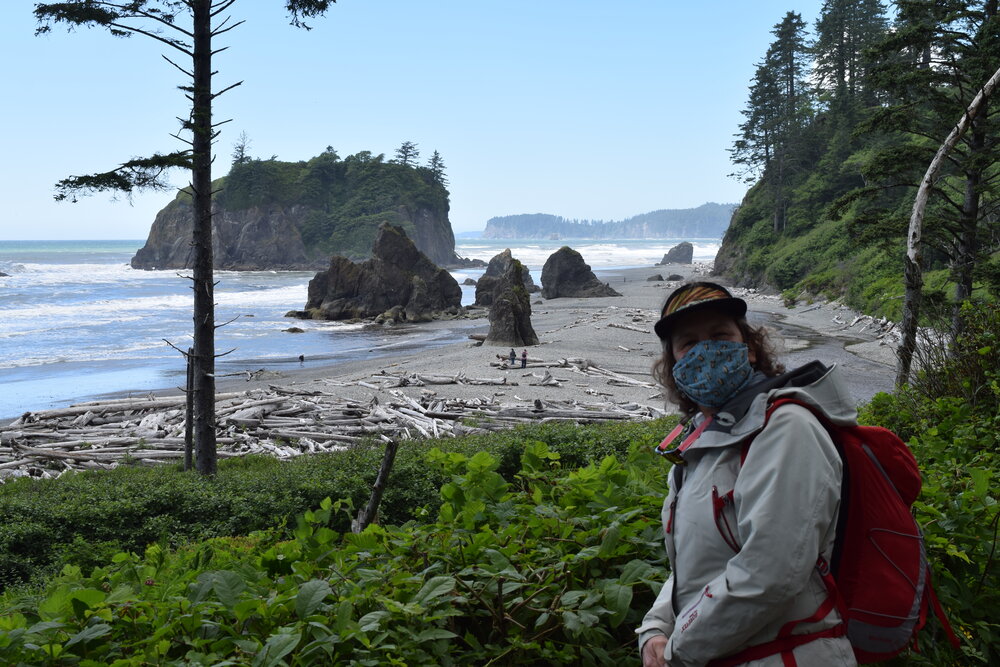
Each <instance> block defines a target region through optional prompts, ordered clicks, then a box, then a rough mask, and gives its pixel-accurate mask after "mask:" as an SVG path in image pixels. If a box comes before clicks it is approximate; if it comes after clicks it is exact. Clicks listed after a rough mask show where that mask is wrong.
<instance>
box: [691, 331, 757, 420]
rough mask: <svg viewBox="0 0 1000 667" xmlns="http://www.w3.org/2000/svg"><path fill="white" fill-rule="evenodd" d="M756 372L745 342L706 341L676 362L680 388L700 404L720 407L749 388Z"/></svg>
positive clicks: (696, 345) (696, 344)
mask: <svg viewBox="0 0 1000 667" xmlns="http://www.w3.org/2000/svg"><path fill="white" fill-rule="evenodd" d="M751 375H753V367H752V366H751V365H750V358H749V350H748V348H747V346H746V344H745V343H738V342H736V341H730V340H703V341H699V342H698V343H695V344H694V345H692V346H691V347H690V348H689V349H688V350H687V352H685V353H684V357H683V358H682V359H681V360H680V361H678V362H677V363H676V364H675V365H674V369H673V376H674V382H675V383H676V384H677V388H678V389H680V390H681V391H682V392H684V393H685V394H686V395H687V396H688V398H690V399H691V400H692V401H694V402H695V403H696V404H697V405H701V406H705V407H709V408H720V407H722V406H723V405H725V404H726V401H728V400H729V399H730V398H732V397H733V396H735V395H736V394H737V393H738V392H739V391H741V390H742V389H744V388H746V386H747V385H748V384H749V383H750V376H751Z"/></svg>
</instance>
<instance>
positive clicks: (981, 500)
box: [861, 303, 1000, 665]
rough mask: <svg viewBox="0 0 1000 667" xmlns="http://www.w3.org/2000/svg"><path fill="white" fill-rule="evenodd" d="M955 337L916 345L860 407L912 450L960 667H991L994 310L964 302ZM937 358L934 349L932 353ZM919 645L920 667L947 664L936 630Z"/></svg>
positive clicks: (999, 410)
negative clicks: (900, 371)
mask: <svg viewBox="0 0 1000 667" xmlns="http://www.w3.org/2000/svg"><path fill="white" fill-rule="evenodd" d="M962 313H963V321H964V333H963V335H962V336H961V337H960V338H959V340H958V341H957V343H956V344H955V345H954V346H952V347H951V349H949V350H947V353H946V354H945V353H939V354H934V353H933V350H931V349H929V348H928V349H925V351H924V355H923V357H922V359H923V363H924V366H923V368H922V370H921V371H920V372H919V373H918V374H917V376H916V378H915V379H914V380H913V382H912V383H911V384H910V385H909V386H907V387H905V388H903V389H902V390H900V391H898V392H896V393H895V394H893V395H889V394H879V395H877V396H876V397H875V398H874V399H873V400H872V401H871V402H870V403H869V404H868V406H867V407H866V408H865V409H864V410H863V411H862V414H861V418H862V420H864V421H865V422H867V423H871V424H877V425H881V426H885V427H887V428H890V429H892V430H894V431H896V432H897V433H899V434H900V436H901V437H903V438H904V439H905V440H907V442H908V443H909V444H910V447H911V448H912V450H913V453H914V455H915V456H916V458H917V461H918V463H919V464H920V467H921V471H922V473H923V477H924V487H923V492H922V494H921V497H920V500H919V501H918V502H917V504H916V505H915V510H916V515H917V520H918V521H919V523H920V524H921V526H922V527H923V530H924V537H925V540H926V542H927V547H928V556H929V559H930V561H931V564H932V566H933V567H934V582H935V588H936V589H937V593H938V596H939V597H940V599H941V602H942V603H943V604H944V606H945V608H946V609H947V610H948V612H949V615H950V616H951V618H952V623H953V625H954V626H955V630H956V632H958V633H959V635H960V637H962V638H963V640H964V643H963V656H964V661H963V662H962V663H961V664H989V665H994V664H998V663H1000V622H998V620H997V616H996V610H997V609H1000V568H998V565H997V559H998V554H1000V543H998V535H1000V527H998V526H1000V504H998V502H997V495H996V492H995V489H996V485H997V482H998V481H1000V455H998V452H1000V345H998V342H1000V341H998V340H997V336H998V332H1000V313H998V311H997V309H996V308H995V307H993V306H992V305H990V304H971V303H970V304H966V305H965V306H964V307H963V310H962ZM939 352H941V351H940V350H939ZM935 640H936V641H933V642H922V643H921V644H922V648H923V651H924V652H923V655H922V656H913V657H912V658H911V659H912V663H910V664H915V665H916V664H919V665H951V664H958V663H956V662H955V661H954V657H953V656H952V654H951V652H950V651H949V650H948V649H947V648H946V646H947V645H946V644H945V642H944V641H943V638H942V636H941V635H940V633H938V634H937V635H935Z"/></svg>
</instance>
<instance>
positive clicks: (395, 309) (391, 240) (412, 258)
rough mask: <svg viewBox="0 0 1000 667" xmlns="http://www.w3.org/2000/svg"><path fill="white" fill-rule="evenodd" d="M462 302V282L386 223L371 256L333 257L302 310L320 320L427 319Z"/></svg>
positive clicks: (318, 277)
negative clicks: (355, 259) (357, 259)
mask: <svg viewBox="0 0 1000 667" xmlns="http://www.w3.org/2000/svg"><path fill="white" fill-rule="evenodd" d="M461 304H462V288H461V287H459V286H458V281H456V280H455V279H454V278H452V277H451V274H450V273H448V271H446V270H445V269H442V268H439V267H438V266H436V265H435V264H434V263H433V262H431V260H430V259H428V258H427V256H426V255H424V254H423V253H422V252H420V251H419V250H417V248H416V246H414V244H413V242H412V241H410V239H409V238H408V237H407V236H406V233H405V232H404V231H403V230H402V229H401V228H400V227H395V226H393V225H389V224H385V223H383V224H382V225H381V226H380V227H379V231H378V236H377V237H376V238H375V245H374V247H373V248H372V257H371V259H367V260H365V261H364V262H361V263H355V262H352V261H351V260H349V259H347V258H346V257H333V258H331V260H330V268H329V269H327V270H326V271H321V272H319V273H317V274H316V277H315V278H313V279H312V280H311V281H309V299H308V301H307V302H306V306H305V311H304V312H305V314H306V316H308V317H311V318H312V319H317V320H346V319H355V318H363V319H368V318H374V317H378V316H382V319H383V320H392V321H395V322H401V321H407V322H424V321H427V320H430V319H433V318H434V317H436V316H437V315H438V314H439V313H440V312H442V311H449V310H455V309H458V308H460V307H461ZM293 312H295V311H293ZM301 312H302V311H299V312H298V313H296V314H297V315H299V316H301Z"/></svg>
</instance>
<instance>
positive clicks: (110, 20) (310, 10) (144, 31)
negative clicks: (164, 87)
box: [34, 0, 336, 475]
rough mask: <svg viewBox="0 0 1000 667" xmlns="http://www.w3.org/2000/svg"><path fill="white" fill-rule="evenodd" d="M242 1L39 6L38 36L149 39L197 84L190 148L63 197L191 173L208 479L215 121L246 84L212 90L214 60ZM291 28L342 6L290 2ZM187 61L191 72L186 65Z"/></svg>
mask: <svg viewBox="0 0 1000 667" xmlns="http://www.w3.org/2000/svg"><path fill="white" fill-rule="evenodd" d="M236 2H237V0H214V1H213V0H128V1H119V2H102V1H98V0H70V1H69V2H58V3H39V4H36V5H35V9H34V14H35V18H36V19H37V20H38V29H37V30H36V34H40V33H47V32H49V31H50V30H51V29H52V27H53V26H54V25H58V24H65V26H66V27H67V28H68V29H69V30H70V31H72V29H73V28H75V27H78V26H83V27H97V28H104V29H105V30H107V31H108V32H109V33H110V34H111V35H112V36H114V37H132V36H134V35H141V36H144V37H148V38H150V39H154V40H157V41H159V42H160V43H162V44H163V45H165V46H166V47H167V48H168V51H169V53H170V54H171V56H172V57H173V58H175V59H178V60H180V62H176V61H175V60H172V59H171V58H167V60H168V62H170V63H171V64H172V65H173V66H174V67H176V68H177V69H178V70H179V71H180V72H182V73H183V74H184V75H185V77H187V78H189V79H190V83H189V84H188V85H185V86H182V90H184V91H185V93H186V95H187V98H188V100H189V101H190V103H191V107H190V111H189V113H188V115H187V118H186V119H184V120H182V121H181V132H180V133H178V134H177V135H175V136H176V137H177V138H179V139H181V140H182V141H183V142H184V143H185V144H186V145H187V147H186V148H184V149H182V150H180V151H176V152H173V153H168V154H165V155H164V154H156V155H154V156H152V157H149V158H138V159H134V160H130V161H128V162H125V163H123V164H121V165H119V166H118V167H116V168H114V169H112V170H110V171H106V172H103V173H98V174H90V175H85V176H72V177H69V178H67V179H65V180H63V181H60V182H59V183H58V184H57V191H58V194H57V199H64V198H66V197H68V196H69V197H73V198H75V194H77V193H80V194H90V193H93V192H103V191H120V192H125V193H126V194H129V195H130V194H132V193H134V192H137V191H141V190H146V189H160V190H162V189H166V188H169V185H168V184H167V182H166V180H165V173H166V171H167V170H169V169H171V168H174V167H180V168H184V169H190V171H191V183H190V186H189V188H190V192H191V197H192V200H193V211H194V220H193V228H192V238H191V245H192V248H193V265H192V267H191V268H192V288H193V291H194V312H193V319H194V345H193V350H194V352H193V354H192V357H191V359H190V362H191V363H192V364H193V371H194V372H193V378H194V382H193V393H194V419H193V422H194V429H193V435H194V441H195V447H196V452H197V455H196V466H197V469H198V471H199V472H201V473H202V474H205V475H214V474H215V471H216V462H217V454H216V433H215V428H216V424H215V357H216V354H215V329H216V324H215V298H214V286H215V281H214V276H213V265H212V144H213V141H214V139H215V138H216V136H217V135H218V130H217V129H216V128H217V126H218V123H214V122H213V119H212V106H213V102H214V100H215V98H216V97H218V96H219V95H221V94H223V93H225V92H226V91H227V90H230V89H231V88H233V87H235V86H238V85H240V83H241V82H238V83H234V84H232V85H230V86H228V87H226V88H223V89H222V90H218V91H216V90H215V89H214V88H213V85H212V77H213V75H214V74H215V72H214V71H213V69H212V68H213V63H212V57H213V55H214V54H215V53H218V51H219V50H221V49H220V48H219V47H218V45H216V44H215V43H214V40H215V38H217V37H219V36H220V35H223V34H225V33H227V32H229V31H230V30H232V29H233V28H235V27H237V26H238V25H240V24H241V23H242V21H237V22H235V23H234V22H232V21H231V18H230V17H229V16H228V15H227V14H226V12H227V11H228V10H229V9H230V8H231V7H232V6H233V5H235V4H236ZM283 2H284V5H285V8H286V9H287V11H288V14H289V17H290V19H291V23H292V24H293V25H295V26H298V27H303V28H307V29H308V26H307V25H305V24H304V22H303V20H304V19H307V18H310V17H315V16H322V15H323V14H324V13H325V12H326V10H327V9H328V8H329V6H330V5H331V4H333V3H335V2H336V0H283ZM185 61H187V62H188V63H190V64H188V65H187V66H185V65H183V64H181V63H183V62H185Z"/></svg>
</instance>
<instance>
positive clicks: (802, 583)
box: [636, 362, 857, 667]
mask: <svg viewBox="0 0 1000 667" xmlns="http://www.w3.org/2000/svg"><path fill="white" fill-rule="evenodd" d="M778 398H794V399H795V400H797V401H800V402H803V403H806V404H808V405H810V406H814V407H816V408H818V409H819V410H821V411H822V413H823V414H824V415H825V416H826V417H827V418H828V419H829V420H830V421H832V422H833V423H835V424H842V425H850V424H854V423H855V420H856V416H857V413H856V411H855V409H854V405H853V403H852V401H851V400H850V397H849V396H848V394H847V391H846V388H845V387H844V385H843V383H842V382H841V380H840V379H839V371H838V370H837V368H836V367H833V368H830V369H827V368H826V367H824V366H823V365H822V364H820V363H819V362H813V363H811V364H808V365H806V366H803V367H802V368H799V369H797V370H795V371H792V372H789V373H786V374H784V375H782V376H779V377H776V378H766V379H764V381H762V382H758V383H755V384H754V385H753V386H751V387H748V388H747V389H745V390H744V391H742V392H741V393H740V394H739V395H737V396H735V397H733V399H731V400H730V401H729V402H728V403H727V404H726V405H725V406H723V407H722V408H721V409H720V411H719V412H718V414H716V415H715V418H714V420H713V423H712V424H711V425H710V426H709V427H708V428H707V429H706V430H705V431H704V432H703V433H702V434H701V435H700V436H699V437H698V439H697V440H696V441H695V442H694V443H692V445H691V446H690V447H689V448H688V449H687V450H686V452H685V454H684V458H685V460H686V464H685V465H676V466H674V467H673V469H672V470H671V473H670V493H669V494H668V496H667V498H666V500H665V502H664V504H663V525H664V531H665V541H666V549H667V557H668V559H669V560H670V564H671V570H672V574H671V575H670V577H669V579H668V580H667V582H666V584H664V586H663V589H662V590H661V591H660V594H659V596H658V597H657V599H656V602H655V603H654V604H653V607H652V608H651V609H650V610H649V612H648V613H647V614H646V616H645V618H644V619H643V622H642V625H641V626H640V627H639V628H638V629H637V630H636V632H637V633H638V634H639V647H640V650H641V648H642V645H643V644H644V643H645V642H646V641H647V640H648V639H649V638H650V637H653V636H655V635H657V634H663V635H665V636H667V637H668V638H669V642H668V644H667V649H666V653H665V657H666V660H667V664H668V665H670V667H699V666H701V665H705V664H707V663H708V662H709V661H711V660H713V659H716V658H721V657H725V656H728V655H733V654H735V653H738V652H740V651H742V650H744V649H746V648H748V647H750V646H755V645H758V644H764V643H766V642H770V641H772V640H774V639H775V638H776V637H777V635H778V632H779V630H780V629H781V628H782V626H784V625H785V624H786V623H788V622H789V621H794V620H798V619H803V618H807V617H809V616H810V615H812V614H813V613H814V612H816V610H817V609H818V608H819V607H820V605H821V604H822V603H823V602H824V601H825V600H826V598H827V590H826V587H825V586H824V584H823V581H822V578H821V577H820V575H819V573H818V572H817V570H816V563H817V559H818V558H819V557H820V556H823V557H824V558H825V559H826V560H827V561H828V562H829V561H831V559H832V552H833V542H834V536H835V532H836V526H837V515H838V510H839V507H840V491H841V481H842V477H841V474H842V464H841V459H840V455H839V454H838V453H837V450H836V448H835V446H834V444H833V441H832V440H831V439H830V436H829V434H828V433H827V432H826V430H825V429H824V428H823V426H822V424H820V422H819V421H818V420H817V418H816V417H815V415H813V414H812V412H810V410H809V409H807V408H805V407H802V406H799V405H783V406H781V407H780V408H779V409H777V410H776V411H775V412H774V414H772V415H771V417H770V419H768V420H767V423H766V426H765V413H766V409H767V406H768V404H769V403H770V402H772V401H774V400H775V399H778ZM700 421H701V416H700V415H699V416H698V417H696V418H695V419H693V420H692V423H691V424H689V428H694V427H695V426H697V425H698V423H700ZM754 434H756V435H755V436H754ZM750 436H754V437H753V445H752V446H751V447H749V448H748V449H746V450H745V453H746V458H745V460H744V461H743V462H742V464H741V457H742V456H743V454H744V447H743V443H744V442H745V441H746V440H747V438H749V437H750ZM682 437H683V436H682ZM730 491H731V492H732V493H731V495H730V493H729V492H730ZM714 499H721V500H714ZM717 504H718V505H720V506H721V514H720V515H719V516H718V518H717V517H716V514H715V511H714V509H713V508H714V507H715V505H717ZM839 623H840V616H839V614H838V613H837V611H836V610H833V611H831V612H830V613H829V614H828V615H827V616H826V617H825V618H823V619H822V620H820V621H818V622H816V623H811V624H801V625H800V626H798V627H797V628H796V629H795V630H794V634H806V633H811V632H816V631H819V630H824V629H826V628H830V627H833V626H836V625H837V624H839ZM794 655H795V657H796V661H797V663H798V664H799V665H800V666H802V667H805V666H819V667H827V666H830V667H835V666H836V667H841V666H854V665H856V662H855V659H854V654H853V651H852V649H851V646H850V642H849V641H848V640H847V639H846V638H845V637H838V638H823V639H817V640H815V641H812V642H809V643H806V644H803V645H802V646H799V647H797V648H796V649H795V651H794ZM752 664H753V665H754V666H755V667H758V666H759V667H765V666H767V667H770V666H771V665H775V666H778V667H780V666H781V664H782V661H781V656H780V655H773V656H770V657H768V658H764V659H762V660H759V661H755V662H753V663H752Z"/></svg>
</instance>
